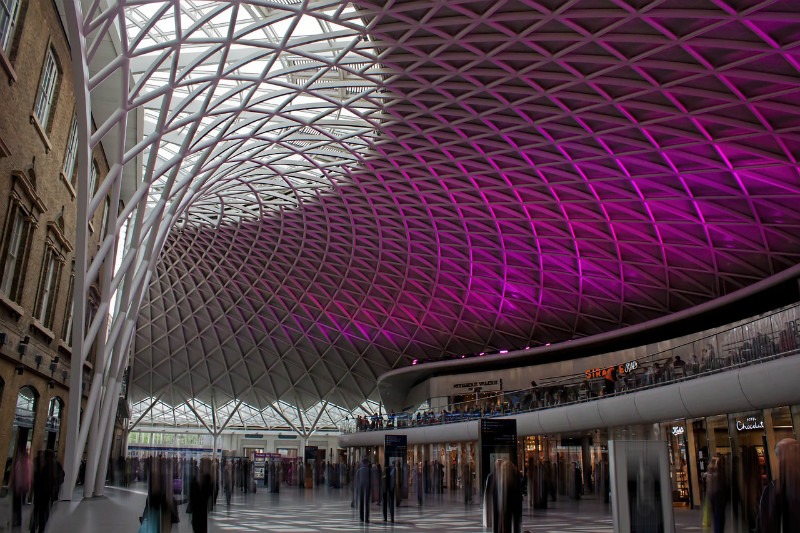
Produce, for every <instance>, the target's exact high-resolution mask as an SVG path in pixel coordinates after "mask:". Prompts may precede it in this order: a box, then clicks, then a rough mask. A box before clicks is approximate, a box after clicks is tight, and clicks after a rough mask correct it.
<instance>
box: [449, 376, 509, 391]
mask: <svg viewBox="0 0 800 533" xmlns="http://www.w3.org/2000/svg"><path fill="white" fill-rule="evenodd" d="M478 389H480V390H482V391H498V390H503V380H502V379H487V380H484V381H469V382H467V383H456V384H455V385H453V390H455V392H476V391H477V390H478Z"/></svg>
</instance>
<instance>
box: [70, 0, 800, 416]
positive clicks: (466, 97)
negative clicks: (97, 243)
mask: <svg viewBox="0 0 800 533" xmlns="http://www.w3.org/2000/svg"><path fill="white" fill-rule="evenodd" d="M117 1H119V2H121V3H118V4H113V5H112V6H111V7H109V8H104V7H103V6H104V5H105V4H104V2H92V3H91V6H92V9H94V10H95V11H94V13H93V14H92V13H89V16H88V17H87V20H92V21H93V24H94V25H93V26H91V27H90V28H88V29H87V32H88V33H90V32H91V31H98V32H99V31H106V32H116V33H117V34H118V36H119V40H120V42H121V43H123V44H122V45H121V49H122V53H121V55H122V57H123V59H124V60H123V61H118V62H117V63H115V64H116V65H117V67H115V68H120V69H123V68H124V69H126V72H127V73H129V74H130V77H131V80H132V84H131V87H130V89H131V90H130V94H129V95H128V100H127V101H128V104H129V105H130V106H135V107H138V108H139V109H140V110H141V111H142V121H143V130H142V131H143V134H142V140H141V146H142V147H143V148H142V149H141V151H140V155H141V157H138V158H136V159H132V160H131V161H126V162H125V164H126V165H140V166H141V168H142V172H141V173H142V176H143V179H144V180H146V181H148V182H149V192H148V207H147V209H149V210H161V211H163V212H165V213H169V215H170V216H167V217H165V218H164V220H165V221H166V222H167V223H168V224H169V233H168V235H167V236H166V237H165V239H164V241H163V245H162V246H160V247H159V248H158V249H157V250H155V251H154V252H153V254H154V257H156V258H157V260H155V263H154V265H153V266H152V267H151V268H152V272H153V277H152V281H151V283H150V285H149V288H148V290H147V294H146V295H145V296H144V300H143V303H142V305H141V309H140V313H139V316H138V321H137V326H136V335H135V340H134V343H133V351H132V370H131V382H130V386H129V394H130V399H131V401H132V404H133V406H134V409H133V411H134V413H133V417H132V418H133V419H136V418H138V417H139V416H143V417H144V418H145V419H147V420H148V421H150V422H152V423H159V422H164V423H170V424H174V425H181V424H184V423H190V422H191V420H192V417H193V416H194V417H195V418H207V417H208V416H210V415H209V410H211V409H218V410H220V414H219V415H217V418H222V419H225V418H228V417H230V413H231V412H232V409H234V408H236V409H239V410H241V412H240V413H239V414H237V415H236V416H238V417H239V418H238V419H237V422H235V424H236V425H243V426H264V427H278V426H281V427H283V426H286V425H287V424H288V425H294V426H297V427H298V428H300V429H301V430H302V429H303V428H306V429H308V428H310V427H311V426H312V425H314V424H316V426H315V427H335V426H337V424H339V422H340V421H341V420H342V419H343V418H344V417H349V416H352V414H353V413H357V414H364V413H367V412H372V411H374V410H377V409H378V408H379V407H378V405H377V404H376V403H374V402H377V401H379V398H378V396H377V389H376V381H377V378H378V376H379V375H381V374H382V373H384V372H386V371H389V370H391V369H394V368H398V367H402V366H405V365H408V364H410V362H411V361H412V360H413V359H423V358H440V357H450V356H456V357H458V356H460V355H463V354H471V353H476V352H496V351H500V350H516V349H523V348H526V347H536V346H540V345H543V344H546V343H555V342H560V341H565V340H569V339H576V338H580V337H586V336H590V335H594V334H599V333H603V332H608V331H612V330H616V329H618V328H621V327H623V326H626V325H631V324H638V323H642V322H645V321H647V320H650V319H654V318H658V317H662V316H665V315H669V314H671V313H675V312H677V311H680V310H684V309H688V308H690V307H693V306H695V305H698V304H700V303H703V302H707V301H709V300H712V299H715V298H718V297H720V296H723V295H726V294H729V293H731V292H733V291H736V290H738V289H741V288H744V287H747V286H750V285H752V284H754V283H756V282H758V281H761V280H763V279H765V278H768V277H770V276H771V275H774V274H776V273H779V272H781V271H784V270H786V269H787V268H790V267H793V266H794V265H796V264H797V263H798V257H800V239H798V234H800V208H798V206H800V173H798V162H797V161H798V157H800V72H799V68H798V67H799V64H800V3H799V2H797V1H796V0H783V1H751V0H715V1H711V0H655V1H647V0H641V1H640V0H571V1H564V0H546V1H533V0H530V1H522V0H492V1H486V0H478V1H469V0H467V1H458V0H457V1H430V0H428V1H393V0H387V1H385V2H380V1H377V2H370V1H356V2H340V1H333V0H325V1H316V0H315V1H296V0H270V1H266V0H265V1H255V0H253V1H244V0H243V1H205V0H202V1H201V0H181V1H179V2H178V1H175V2H162V1H142V0H117ZM85 9H88V8H86V7H85ZM110 157H113V154H110ZM154 400H157V401H156V402H155V405H154ZM188 406H191V409H189V407H188ZM323 411H324V412H323ZM237 412H238V411H237ZM321 412H322V414H320V413H321ZM259 420H260V421H259ZM315 421H316V422H315Z"/></svg>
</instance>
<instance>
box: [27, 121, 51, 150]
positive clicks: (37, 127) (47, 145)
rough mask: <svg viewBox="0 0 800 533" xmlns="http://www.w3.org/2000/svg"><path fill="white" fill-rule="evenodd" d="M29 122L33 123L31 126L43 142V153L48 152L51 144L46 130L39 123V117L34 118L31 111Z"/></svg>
mask: <svg viewBox="0 0 800 533" xmlns="http://www.w3.org/2000/svg"><path fill="white" fill-rule="evenodd" d="M31 124H33V128H34V129H35V130H36V133H38V134H39V138H40V139H42V143H44V151H45V153H50V151H51V150H52V149H53V145H52V144H50V138H49V137H48V136H47V132H46V131H45V130H44V128H43V127H42V125H41V124H40V123H39V119H38V118H36V115H34V114H33V113H31Z"/></svg>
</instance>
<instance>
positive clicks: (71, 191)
mask: <svg viewBox="0 0 800 533" xmlns="http://www.w3.org/2000/svg"><path fill="white" fill-rule="evenodd" d="M58 177H59V178H61V181H62V182H64V186H66V188H67V190H68V191H69V195H70V196H71V197H72V199H73V200H74V199H75V197H76V196H78V194H77V193H76V192H75V188H74V187H73V186H72V184H71V183H70V182H69V180H68V179H67V177H66V176H65V175H64V173H63V172H59V173H58Z"/></svg>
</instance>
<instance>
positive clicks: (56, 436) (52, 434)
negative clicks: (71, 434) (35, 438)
mask: <svg viewBox="0 0 800 533" xmlns="http://www.w3.org/2000/svg"><path fill="white" fill-rule="evenodd" d="M63 414H64V400H62V399H61V398H59V397H58V396H54V397H52V398H50V405H49V406H48V408H47V422H46V423H45V426H44V448H45V450H53V451H54V452H58V443H59V440H60V436H61V417H62V415H63Z"/></svg>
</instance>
